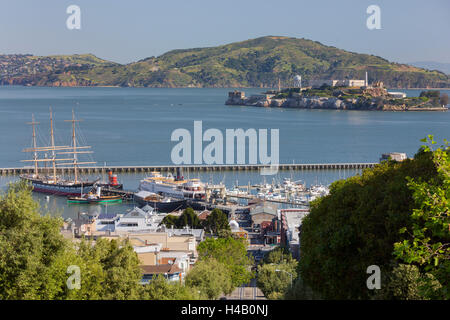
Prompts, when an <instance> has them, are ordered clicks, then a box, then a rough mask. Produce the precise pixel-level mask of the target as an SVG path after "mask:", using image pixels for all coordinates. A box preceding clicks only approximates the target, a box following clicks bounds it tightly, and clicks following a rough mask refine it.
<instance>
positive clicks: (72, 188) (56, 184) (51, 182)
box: [20, 109, 97, 196]
mask: <svg viewBox="0 0 450 320" xmlns="http://www.w3.org/2000/svg"><path fill="white" fill-rule="evenodd" d="M65 121H69V122H72V146H55V139H54V135H53V117H52V110H51V109H50V141H51V145H50V146H46V147H38V146H37V144H36V127H35V125H36V124H39V122H36V121H35V120H34V115H32V122H29V123H28V124H30V125H31V126H32V128H33V146H32V147H31V148H27V149H24V150H23V151H24V152H31V153H33V159H32V160H22V161H25V162H26V161H32V162H34V172H33V173H29V174H22V175H20V178H21V179H22V180H25V181H28V182H30V183H31V185H32V187H33V191H35V192H42V193H47V194H55V195H63V196H76V195H79V194H81V192H82V190H84V191H85V192H89V191H91V190H92V188H93V187H94V184H95V183H96V182H97V181H88V180H86V181H83V180H81V179H80V178H79V177H78V166H79V165H82V164H94V163H95V162H79V161H78V158H77V154H81V153H92V151H86V150H85V149H89V148H91V147H90V146H78V145H77V139H76V135H75V123H76V122H79V121H81V120H76V119H75V115H74V112H73V110H72V120H65ZM39 153H45V155H46V156H45V157H44V158H43V159H39V157H38V154H39ZM47 153H50V158H48V157H47ZM59 154H73V158H70V157H69V158H64V157H63V158H60V159H57V156H56V155H59ZM41 162H44V163H45V164H46V163H47V162H51V163H52V168H53V174H51V173H50V172H49V171H50V170H49V169H47V167H46V168H45V170H44V171H47V172H46V173H47V174H43V173H42V170H41V172H39V167H38V163H41ZM57 163H62V164H63V165H64V168H67V169H69V168H72V167H73V171H74V177H73V179H65V178H62V177H59V176H57V175H56V166H57Z"/></svg>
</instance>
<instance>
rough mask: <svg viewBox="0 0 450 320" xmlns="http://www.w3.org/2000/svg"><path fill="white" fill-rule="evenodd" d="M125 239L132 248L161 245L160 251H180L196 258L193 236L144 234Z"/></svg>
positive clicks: (159, 233)
mask: <svg viewBox="0 0 450 320" xmlns="http://www.w3.org/2000/svg"><path fill="white" fill-rule="evenodd" d="M127 238H128V240H129V241H130V243H131V245H132V246H134V247H142V246H147V245H149V244H153V243H158V244H161V251H182V252H186V253H188V254H190V255H191V256H192V257H193V258H195V257H196V256H197V241H196V238H195V236H194V235H191V234H188V235H176V234H174V233H169V232H145V233H140V232H136V233H129V234H127Z"/></svg>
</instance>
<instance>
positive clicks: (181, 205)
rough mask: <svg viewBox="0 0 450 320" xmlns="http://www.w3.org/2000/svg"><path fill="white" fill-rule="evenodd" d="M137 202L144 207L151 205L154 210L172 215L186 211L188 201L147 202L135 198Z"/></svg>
mask: <svg viewBox="0 0 450 320" xmlns="http://www.w3.org/2000/svg"><path fill="white" fill-rule="evenodd" d="M135 201H136V202H137V203H139V204H140V205H142V206H145V205H149V206H151V207H152V208H153V209H155V210H157V211H158V212H162V213H170V212H172V211H176V210H180V209H181V210H182V209H186V200H177V201H171V202H160V201H146V200H144V199H141V198H138V197H135Z"/></svg>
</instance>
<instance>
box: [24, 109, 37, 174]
mask: <svg viewBox="0 0 450 320" xmlns="http://www.w3.org/2000/svg"><path fill="white" fill-rule="evenodd" d="M27 123H28V124H31V126H32V128H33V148H34V159H33V161H34V174H35V175H36V177H37V176H38V155H37V151H36V150H37V145H36V127H35V125H36V124H39V122H36V121H34V114H32V115H31V122H27Z"/></svg>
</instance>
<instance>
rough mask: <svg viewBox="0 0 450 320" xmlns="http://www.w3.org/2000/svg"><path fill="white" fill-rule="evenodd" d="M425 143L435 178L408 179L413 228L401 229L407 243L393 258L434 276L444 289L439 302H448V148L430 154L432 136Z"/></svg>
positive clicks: (449, 149)
mask: <svg viewBox="0 0 450 320" xmlns="http://www.w3.org/2000/svg"><path fill="white" fill-rule="evenodd" d="M422 141H423V142H426V141H427V140H426V139H424V140H422ZM428 142H429V145H426V146H423V152H424V153H426V154H430V155H431V158H432V160H433V162H434V164H435V165H436V168H437V172H438V175H437V177H436V178H435V179H432V180H428V181H424V180H422V179H420V178H412V177H409V178H408V187H409V188H410V189H411V191H412V192H413V198H414V203H415V205H416V207H415V208H414V209H413V211H412V215H411V218H412V220H413V223H412V226H410V227H404V228H402V229H401V233H402V234H404V235H405V237H406V239H404V240H403V241H399V242H397V243H396V244H395V255H396V256H397V258H399V259H401V260H402V261H404V262H406V263H408V264H415V265H417V266H419V267H420V269H421V270H423V271H424V272H427V273H431V274H432V275H433V276H435V277H436V278H437V279H438V280H439V281H440V282H441V284H442V285H443V290H441V291H442V293H441V298H444V299H450V279H449V277H448V275H449V274H450V215H449V213H450V157H449V152H450V148H449V146H448V143H447V141H445V145H444V146H442V147H440V148H438V149H436V150H434V151H433V150H432V149H431V146H432V145H434V144H435V143H436V142H435V141H434V140H433V136H431V135H430V136H428Z"/></svg>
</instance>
